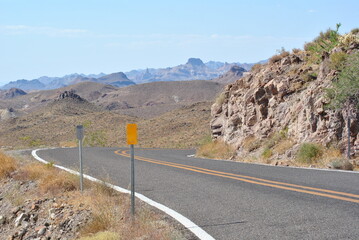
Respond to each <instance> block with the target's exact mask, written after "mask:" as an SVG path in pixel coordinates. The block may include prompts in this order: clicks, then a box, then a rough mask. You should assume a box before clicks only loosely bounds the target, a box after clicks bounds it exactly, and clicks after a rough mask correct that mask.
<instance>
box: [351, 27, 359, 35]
mask: <svg viewBox="0 0 359 240" xmlns="http://www.w3.org/2000/svg"><path fill="white" fill-rule="evenodd" d="M350 32H351V33H352V34H358V33H359V28H354V29H352V30H351V31H350Z"/></svg>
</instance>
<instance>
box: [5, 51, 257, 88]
mask: <svg viewBox="0 0 359 240" xmlns="http://www.w3.org/2000/svg"><path fill="white" fill-rule="evenodd" d="M262 62H264V61H261V62H260V63H262ZM253 65H254V63H249V64H248V63H243V64H241V63H227V62H225V63H223V62H215V61H210V62H207V63H203V62H202V60H201V59H199V58H190V59H188V61H187V63H186V64H181V65H178V66H175V67H168V68H159V69H154V68H148V69H140V70H132V71H130V72H126V73H123V72H118V73H112V74H108V75H106V74H104V73H100V74H90V75H85V74H77V73H74V74H70V75H66V76H63V77H47V76H43V77H40V78H38V79H33V80H25V79H21V80H17V81H12V82H9V83H8V84H6V85H4V86H2V87H0V89H2V90H8V89H11V88H18V89H22V90H25V91H31V90H49V89H57V88H61V87H66V86H69V85H72V84H76V83H80V82H85V81H91V82H97V83H103V84H109V85H113V86H116V87H124V86H130V85H135V84H138V83H148V82H158V81H186V80H211V79H216V78H218V77H220V76H222V75H224V74H226V73H227V72H228V71H229V70H231V68H232V67H233V66H236V67H237V72H240V73H243V72H246V71H249V70H250V68H251V67H252V66H253ZM238 68H239V69H238ZM232 70H233V69H232ZM237 76H238V78H239V77H241V75H237Z"/></svg>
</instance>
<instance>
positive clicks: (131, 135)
mask: <svg viewBox="0 0 359 240" xmlns="http://www.w3.org/2000/svg"><path fill="white" fill-rule="evenodd" d="M126 132H127V144H130V145H132V144H137V124H127V128H126Z"/></svg>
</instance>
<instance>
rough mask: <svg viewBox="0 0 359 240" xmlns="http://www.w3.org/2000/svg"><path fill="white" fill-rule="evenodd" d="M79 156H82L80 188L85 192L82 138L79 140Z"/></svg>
mask: <svg viewBox="0 0 359 240" xmlns="http://www.w3.org/2000/svg"><path fill="white" fill-rule="evenodd" d="M79 157H80V190H81V192H83V190H84V187H83V167H82V140H79Z"/></svg>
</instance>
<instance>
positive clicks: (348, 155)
mask: <svg viewBox="0 0 359 240" xmlns="http://www.w3.org/2000/svg"><path fill="white" fill-rule="evenodd" d="M347 125H348V152H347V157H348V159H350V116H349V115H348V124H347Z"/></svg>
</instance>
